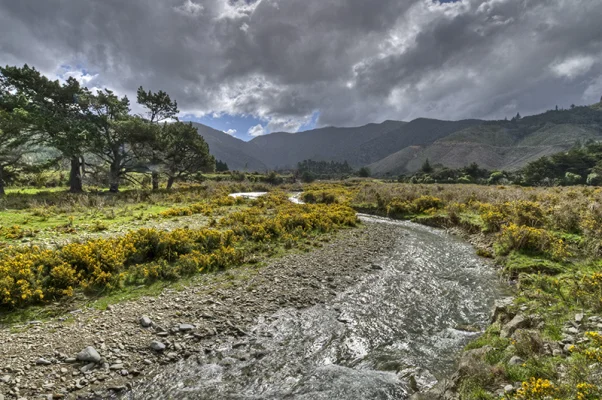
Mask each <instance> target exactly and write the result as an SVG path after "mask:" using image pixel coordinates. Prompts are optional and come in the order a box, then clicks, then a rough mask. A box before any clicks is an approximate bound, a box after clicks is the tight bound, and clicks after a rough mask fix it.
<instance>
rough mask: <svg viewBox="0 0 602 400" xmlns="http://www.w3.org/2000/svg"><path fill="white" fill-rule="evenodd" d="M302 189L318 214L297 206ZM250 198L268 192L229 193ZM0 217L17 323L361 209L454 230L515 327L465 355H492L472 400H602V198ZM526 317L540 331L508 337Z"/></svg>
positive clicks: (176, 199) (169, 278)
mask: <svg viewBox="0 0 602 400" xmlns="http://www.w3.org/2000/svg"><path fill="white" fill-rule="evenodd" d="M293 190H302V191H303V193H302V195H301V199H302V200H303V201H305V202H306V204H304V205H297V204H292V203H291V202H290V201H288V194H289V193H290V192H291V191H293ZM244 191H269V192H270V193H269V194H268V195H267V196H265V197H261V198H259V199H257V200H245V199H242V198H237V199H234V198H232V197H229V196H228V194H229V193H232V192H244ZM0 209H1V211H0V225H1V228H0V310H2V312H3V313H5V314H11V313H19V312H21V311H22V310H24V309H27V307H31V306H38V307H40V306H42V307H43V306H44V305H45V304H49V303H51V302H57V301H67V300H68V299H69V298H71V297H73V296H77V295H81V296H105V295H110V294H111V293H114V292H116V291H124V290H125V291H127V290H128V288H130V287H139V286H140V285H152V284H153V283H155V282H174V281H178V280H180V279H184V278H186V277H189V276H193V275H195V274H199V273H213V272H216V271H223V270H226V269H228V268H233V267H237V266H240V265H243V264H248V263H251V262H257V260H258V258H260V257H264V256H271V255H275V254H279V253H281V252H283V251H291V250H295V249H297V250H308V249H310V248H311V247H312V246H313V245H315V243H317V241H318V240H319V238H320V236H321V235H323V234H325V233H331V232H336V231H337V230H340V229H346V228H349V227H354V226H356V225H357V224H358V220H357V217H356V215H355V213H356V212H363V213H370V214H376V215H383V216H388V217H391V218H396V219H406V220H411V221H414V222H417V223H421V224H425V225H429V226H434V227H439V228H445V229H448V230H450V231H451V232H453V233H456V234H459V235H462V236H464V237H465V238H466V239H467V240H469V241H470V242H471V243H473V245H474V246H475V251H476V252H477V253H478V254H479V255H481V256H483V257H488V258H491V259H493V260H494V262H495V263H496V265H498V266H499V271H500V275H501V276H502V277H503V279H504V280H505V281H507V282H508V283H509V287H510V290H511V291H512V294H513V297H514V301H513V303H512V304H511V305H510V306H508V307H507V308H506V309H504V310H503V312H504V313H505V314H504V315H505V316H506V317H502V318H497V319H495V320H493V321H492V324H491V325H490V326H489V327H488V328H487V330H486V332H485V333H484V334H483V335H481V336H480V337H479V338H478V339H477V340H475V341H474V342H472V343H471V344H470V345H469V346H468V347H467V351H473V350H481V353H480V354H481V357H480V358H479V360H478V362H477V367H475V368H473V369H471V370H470V371H471V372H469V373H466V374H465V375H464V376H463V377H462V379H461V380H460V383H459V386H458V392H459V393H460V398H462V399H493V398H499V396H497V395H494V394H493V393H494V392H495V391H496V390H499V388H500V387H504V386H505V385H508V384H510V385H515V383H516V382H521V387H520V388H515V389H514V390H512V391H510V392H509V393H508V394H506V395H504V396H505V398H507V399H517V400H518V399H547V398H558V399H599V398H600V396H602V391H601V390H600V387H602V373H601V371H600V365H601V363H602V336H601V334H600V332H598V331H600V330H602V329H601V328H602V262H601V261H600V255H601V253H602V189H600V188H596V187H578V186H573V187H548V188H531V187H518V186H478V185H469V184H468V185H463V184H456V185H438V184H400V183H387V182H381V181H375V180H369V179H366V180H364V179H353V180H346V181H340V182H316V183H312V184H304V185H300V184H284V185H271V184H268V183H265V182H249V181H247V180H245V181H243V182H205V183H202V184H195V185H181V186H179V187H178V188H176V189H174V190H172V191H159V192H152V191H147V190H141V189H130V190H125V191H123V192H121V193H117V194H107V193H101V192H98V193H96V192H90V193H86V194H77V195H74V194H67V193H65V192H64V191H61V190H52V191H33V190H21V191H18V192H12V193H9V194H8V195H7V196H6V197H4V198H3V199H2V200H0ZM515 315H521V316H525V319H526V320H528V323H527V322H526V323H525V324H523V325H522V326H520V327H519V329H517V330H516V331H515V332H514V333H513V334H512V335H506V334H505V333H504V332H503V331H504V326H505V324H507V323H508V320H509V319H512V318H510V317H509V316H515ZM576 315H577V316H579V317H578V318H576ZM596 322H598V325H596ZM570 327H573V330H568V328H570ZM567 332H570V336H571V338H569V340H567V335H568V334H567ZM517 359H518V360H520V362H519V363H517V362H516V360H517Z"/></svg>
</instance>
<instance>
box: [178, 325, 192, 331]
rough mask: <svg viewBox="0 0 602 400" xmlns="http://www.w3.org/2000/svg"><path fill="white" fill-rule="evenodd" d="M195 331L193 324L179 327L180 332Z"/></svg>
mask: <svg viewBox="0 0 602 400" xmlns="http://www.w3.org/2000/svg"><path fill="white" fill-rule="evenodd" d="M193 329H194V325H191V324H180V325H178V330H179V331H180V332H188V331H191V330H193Z"/></svg>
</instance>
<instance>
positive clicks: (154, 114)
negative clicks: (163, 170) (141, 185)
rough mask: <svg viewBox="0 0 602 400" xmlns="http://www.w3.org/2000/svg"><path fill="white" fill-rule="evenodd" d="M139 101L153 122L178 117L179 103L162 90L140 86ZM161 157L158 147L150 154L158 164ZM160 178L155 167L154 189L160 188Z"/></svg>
mask: <svg viewBox="0 0 602 400" xmlns="http://www.w3.org/2000/svg"><path fill="white" fill-rule="evenodd" d="M137 101H138V104H140V105H141V106H143V107H144V108H145V109H146V110H147V111H146V117H147V118H148V120H149V121H150V123H151V124H159V123H161V122H164V121H166V120H168V119H175V120H177V119H178V118H177V115H178V113H179V110H178V103H177V102H176V101H175V100H174V101H172V100H171V98H170V97H169V95H168V94H167V93H165V92H164V91H162V90H159V91H158V92H156V93H153V92H151V91H150V90H149V91H148V92H147V91H145V90H144V88H143V87H142V86H140V87H139V88H138V92H137ZM160 158H161V157H160V149H157V152H153V153H152V154H150V162H151V163H155V164H157V165H158V164H160V162H161V161H160ZM159 178H160V177H159V172H158V171H157V168H153V171H152V172H151V183H152V188H153V190H157V189H159Z"/></svg>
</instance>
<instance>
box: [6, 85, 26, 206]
mask: <svg viewBox="0 0 602 400" xmlns="http://www.w3.org/2000/svg"><path fill="white" fill-rule="evenodd" d="M24 105H25V99H24V98H23V97H22V96H19V95H14V94H12V93H10V92H9V91H8V90H7V89H6V87H5V86H4V85H3V83H2V81H0V196H3V195H4V186H5V179H6V170H7V168H12V169H16V168H19V167H20V166H21V165H22V164H23V158H24V156H25V154H26V152H27V145H28V143H29V141H30V137H29V134H28V131H27V118H28V114H27V112H26V111H25V110H24V109H23V106H24Z"/></svg>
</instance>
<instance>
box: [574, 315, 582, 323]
mask: <svg viewBox="0 0 602 400" xmlns="http://www.w3.org/2000/svg"><path fill="white" fill-rule="evenodd" d="M581 321H583V313H579V314H575V322H579V323H580V322H581Z"/></svg>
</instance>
